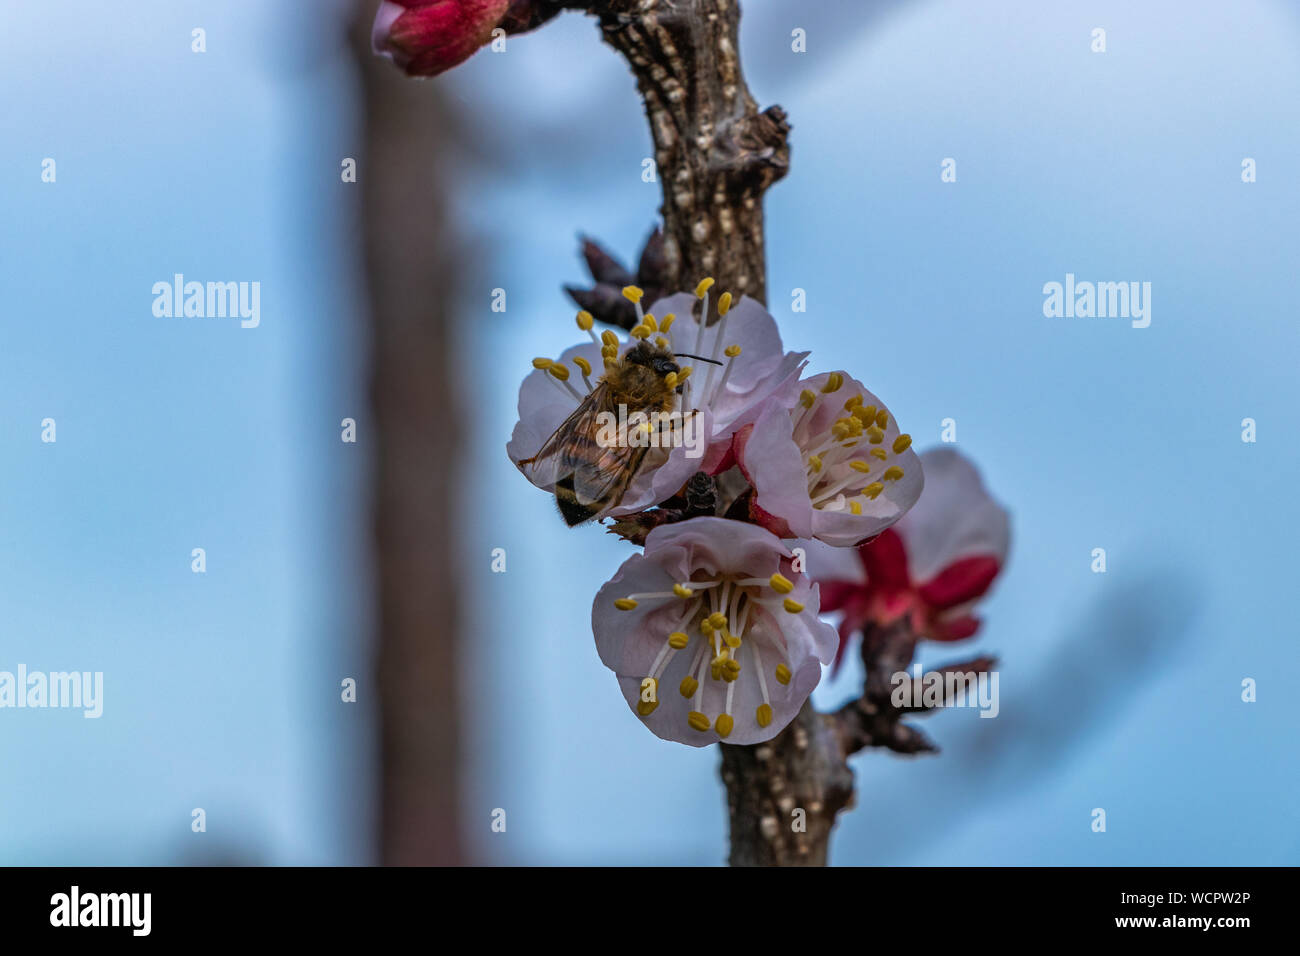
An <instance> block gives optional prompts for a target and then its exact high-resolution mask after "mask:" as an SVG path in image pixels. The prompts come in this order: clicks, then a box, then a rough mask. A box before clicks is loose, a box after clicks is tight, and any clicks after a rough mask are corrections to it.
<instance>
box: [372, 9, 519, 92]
mask: <svg viewBox="0 0 1300 956" xmlns="http://www.w3.org/2000/svg"><path fill="white" fill-rule="evenodd" d="M509 8H510V0H382V2H381V3H380V5H379V11H378V12H377V13H376V14H375V26H374V30H373V31H372V33H371V44H372V46H373V48H374V51H375V52H376V53H378V54H381V55H382V56H387V57H389V58H390V59H391V60H392V61H393V62H394V63H396V64H397V65H398V66H399V67H401V68H402V69H403V70H405V71H406V73H407V75H408V76H436V75H437V74H439V73H441V72H443V71H444V70H449V69H451V68H452V67H453V66H457V65H458V64H461V63H464V62H465V61H466V60H468V59H469V58H470V57H471V56H472V55H473V54H474V53H475V52H476V51H477V50H478V48H479V47H481V46H483V45H484V44H485V43H487V42H488V41H490V40H491V39H492V31H493V30H494V29H496V27H497V26H498V24H500V22H501V19H502V17H504V16H505V15H506V11H507V10H509Z"/></svg>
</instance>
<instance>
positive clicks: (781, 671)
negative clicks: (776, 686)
mask: <svg viewBox="0 0 1300 956" xmlns="http://www.w3.org/2000/svg"><path fill="white" fill-rule="evenodd" d="M791 676H793V675H791V673H790V668H788V667H786V666H785V665H784V664H777V665H776V679H777V680H779V681H780V682H781V683H782V684H788V683H790V678H791Z"/></svg>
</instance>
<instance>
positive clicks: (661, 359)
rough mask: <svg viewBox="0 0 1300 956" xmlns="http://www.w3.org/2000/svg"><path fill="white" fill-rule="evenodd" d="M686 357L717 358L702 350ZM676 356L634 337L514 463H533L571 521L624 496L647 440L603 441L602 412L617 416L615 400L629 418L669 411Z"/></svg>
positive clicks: (576, 522)
mask: <svg viewBox="0 0 1300 956" xmlns="http://www.w3.org/2000/svg"><path fill="white" fill-rule="evenodd" d="M679 354H681V353H679ZM686 357H688V358H701V360H702V361H705V362H712V363H713V364H715V365H721V364H722V363H721V362H716V361H714V360H713V359H705V358H702V357H701V356H694V355H692V356H686ZM676 358H677V355H674V353H673V352H672V351H670V350H669V349H667V348H664V347H662V346H658V345H653V344H651V343H649V342H638V343H637V344H636V345H634V346H632V347H631V348H630V349H628V350H627V352H625V353H624V354H623V357H622V358H620V359H613V360H611V361H610V362H608V363H607V364H606V366H605V374H604V375H602V376H601V377H600V380H599V381H598V382H597V383H596V386H595V387H594V388H592V390H591V391H590V392H588V393H587V396H586V397H585V398H584V399H583V400H582V401H581V402H580V403H579V405H578V407H577V408H576V409H574V411H573V413H572V414H571V415H569V417H568V418H566V419H565V420H564V421H563V422H561V423H560V427H559V428H557V429H555V433H554V434H553V435H551V437H550V438H548V439H547V440H546V441H545V443H543V445H542V447H541V450H540V451H538V452H537V454H536V455H534V456H533V457H532V458H525V459H523V460H521V461H518V462H516V463H515V464H516V465H517V466H518V467H519V468H520V469H521V470H522V469H523V468H524V466H526V465H530V466H532V469H533V477H534V479H535V480H540V482H541V483H542V484H547V485H551V486H552V487H554V489H555V503H556V504H557V505H558V506H559V509H560V515H561V516H562V517H563V518H564V520H565V523H567V524H568V525H569V526H570V527H573V526H574V525H579V524H582V523H583V522H585V521H590V520H591V519H592V518H594V517H596V515H598V514H599V513H600V512H601V511H603V510H605V509H607V508H612V507H615V506H617V505H618V503H619V502H620V501H622V500H623V495H624V493H626V491H627V489H628V486H629V485H630V484H631V483H632V479H633V478H634V477H635V476H636V473H637V470H638V469H640V467H641V463H642V461H644V459H645V456H646V452H647V451H648V450H649V446H648V445H633V444H632V443H630V442H621V443H619V444H618V445H615V446H613V447H608V446H607V443H606V444H602V443H601V442H600V441H599V440H598V438H597V435H598V433H599V432H600V430H601V428H602V423H603V422H604V421H608V418H607V414H612V415H614V416H615V417H617V415H618V410H619V406H626V408H627V417H628V418H629V419H630V418H631V417H632V416H633V415H634V414H635V413H637V412H641V413H643V414H645V415H647V416H649V415H650V414H651V413H653V412H659V413H666V412H670V411H672V409H673V405H674V402H675V397H676V395H677V393H678V392H679V391H680V388H681V386H680V385H678V384H677V383H676V376H675V374H674V373H680V372H681V368H680V367H679V366H678V364H677V362H676V361H675V359H676ZM670 375H673V376H674V377H673V378H671V379H670V378H669V376H670ZM602 413H607V414H602Z"/></svg>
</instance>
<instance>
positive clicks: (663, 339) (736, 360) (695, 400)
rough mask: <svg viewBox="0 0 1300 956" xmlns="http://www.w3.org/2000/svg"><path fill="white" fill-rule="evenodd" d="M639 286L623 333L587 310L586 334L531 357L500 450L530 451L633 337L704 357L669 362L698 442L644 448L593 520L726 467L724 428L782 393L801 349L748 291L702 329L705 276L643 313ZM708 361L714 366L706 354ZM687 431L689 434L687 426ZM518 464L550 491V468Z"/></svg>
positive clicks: (627, 510) (678, 407) (722, 306)
mask: <svg viewBox="0 0 1300 956" xmlns="http://www.w3.org/2000/svg"><path fill="white" fill-rule="evenodd" d="M706 281H707V280H706ZM638 291H639V290H635V289H629V290H628V294H629V297H631V298H636V299H637V300H638V301H637V315H638V325H637V327H636V328H635V329H633V330H632V332H631V334H630V335H629V337H628V339H627V340H625V341H620V340H619V339H618V337H617V336H615V335H614V333H613V332H610V331H606V332H605V333H603V336H602V335H598V334H597V333H596V331H595V329H594V328H593V321H592V318H591V316H590V314H588V313H586V312H582V313H579V315H578V325H579V328H581V329H582V330H583V331H586V332H587V333H588V335H589V336H590V337H591V339H592V341H591V342H590V343H586V344H582V345H575V346H571V347H570V348H568V349H566V350H565V351H564V352H563V353H561V355H560V357H559V359H558V360H550V359H537V360H535V361H534V363H533V364H534V366H535V368H534V371H533V372H531V373H530V374H529V375H527V376H526V377H525V378H524V381H523V384H522V385H521V386H520V388H519V422H518V424H516V425H515V428H514V432H513V434H512V435H511V437H510V441H509V443H508V444H507V445H506V452H507V454H509V455H510V458H511V460H512V461H514V462H516V463H518V462H526V461H527V460H528V459H530V458H532V457H533V456H535V455H536V454H537V452H538V451H539V450H540V449H541V448H542V446H543V444H544V443H545V442H546V440H547V439H548V438H549V437H550V436H551V435H552V434H553V433H554V432H555V430H556V429H557V428H558V427H559V426H560V425H561V424H562V423H563V422H564V420H565V419H566V418H568V417H569V415H570V414H572V412H573V411H574V409H576V408H577V407H578V404H579V403H580V402H581V401H582V400H583V399H584V398H585V397H586V396H587V394H588V393H589V392H590V391H591V389H592V388H594V387H595V386H596V385H597V384H599V374H598V370H600V369H602V368H603V367H604V361H605V358H606V357H607V356H622V355H623V354H624V353H625V352H626V351H627V349H628V348H630V347H631V346H632V345H634V344H636V343H637V342H638V341H641V340H648V341H651V342H654V343H657V344H662V345H664V346H665V347H667V348H669V349H670V350H672V351H673V352H674V353H690V354H692V355H698V356H701V357H703V358H704V359H705V360H706V361H697V360H695V359H691V358H686V357H682V358H679V359H678V364H680V365H681V366H682V373H683V374H684V381H683V383H682V384H681V386H680V388H679V389H678V391H677V397H676V400H675V403H674V408H673V411H674V412H676V413H678V414H679V415H681V416H682V417H683V420H685V418H686V417H688V416H698V419H697V420H696V421H693V422H691V425H690V429H691V430H686V429H684V431H686V433H687V434H690V435H695V434H698V436H699V438H700V442H699V443H698V444H699V445H700V446H701V447H690V446H687V445H686V444H682V443H678V444H675V445H674V446H673V447H670V448H663V447H661V448H651V449H649V450H648V451H647V453H646V456H645V458H644V460H643V461H642V463H641V465H640V467H639V468H638V470H637V473H636V475H635V477H634V478H633V479H632V481H631V483H630V485H629V486H628V488H627V490H626V491H625V492H624V494H623V496H622V500H621V501H620V502H619V503H618V504H616V505H612V506H610V507H608V508H606V509H605V510H604V511H602V512H601V513H600V514H599V515H598V517H605V516H606V515H626V514H632V513H635V512H638V511H643V510H645V509H646V508H650V507H652V506H654V505H656V504H658V503H660V502H662V501H664V500H666V499H667V498H670V497H672V496H673V495H674V494H676V493H677V491H678V490H680V488H681V487H682V485H683V484H685V482H686V480H687V479H688V478H690V477H691V475H693V474H694V473H695V472H696V471H707V472H708V473H710V474H713V473H715V472H717V471H720V470H722V469H723V468H725V467H727V466H728V465H729V458H730V456H729V454H728V453H729V452H730V447H731V437H732V435H733V434H735V432H736V430H737V429H739V428H741V427H743V426H744V425H747V424H749V423H752V422H753V421H754V420H755V419H756V418H757V417H758V416H759V414H760V413H761V412H762V410H763V408H764V407H765V405H766V404H767V402H768V401H769V400H772V399H774V398H779V399H782V400H784V399H786V398H787V397H788V395H789V393H790V392H791V390H792V389H793V388H794V387H795V386H796V384H797V382H798V376H799V370H800V369H801V368H802V367H803V363H804V361H805V359H806V358H807V355H808V353H807V352H798V353H787V352H785V351H784V350H783V348H782V345H781V334H780V332H778V331H777V328H776V322H775V320H773V318H772V316H770V315H769V314H768V313H767V311H766V310H765V309H764V308H763V307H762V306H761V305H759V304H758V303H757V302H755V301H754V300H753V299H750V298H748V297H746V298H742V299H741V300H740V301H739V302H737V303H736V304H735V305H734V306H732V305H731V297H730V296H728V295H723V296H722V297H720V299H719V301H718V312H720V313H721V314H720V315H719V316H718V317H717V319H716V321H715V322H714V324H713V325H703V326H702V325H701V317H703V316H705V315H708V314H709V312H708V309H709V293H708V285H707V284H706V283H701V287H700V290H699V292H698V294H697V295H691V294H690V293H681V294H678V295H674V296H669V297H668V298H666V299H661V300H659V301H658V302H656V303H655V304H654V305H653V306H652V307H651V310H650V312H645V311H644V310H643V309H642V307H641V304H640V301H639V295H638ZM697 313H698V314H697ZM710 359H711V360H713V361H716V362H717V363H719V364H717V365H715V364H713V363H712V362H711V361H707V360H710ZM688 370H689V371H688ZM696 428H698V429H699V431H698V433H696V432H695V431H693V429H696ZM520 469H521V471H523V473H524V476H525V477H527V478H528V480H529V481H531V482H532V483H533V484H534V485H536V486H537V487H539V488H542V489H544V490H546V491H553V490H554V484H555V481H556V478H557V475H556V474H555V472H554V470H553V469H548V468H546V467H541V466H539V465H534V464H525V465H522V466H520Z"/></svg>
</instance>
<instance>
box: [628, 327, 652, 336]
mask: <svg viewBox="0 0 1300 956" xmlns="http://www.w3.org/2000/svg"><path fill="white" fill-rule="evenodd" d="M650 331H651V329H650V326H648V325H636V326H633V327H632V330H631V331H630V332H628V333H627V334H628V335H630V336H632V338H634V339H648V338H650Z"/></svg>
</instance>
